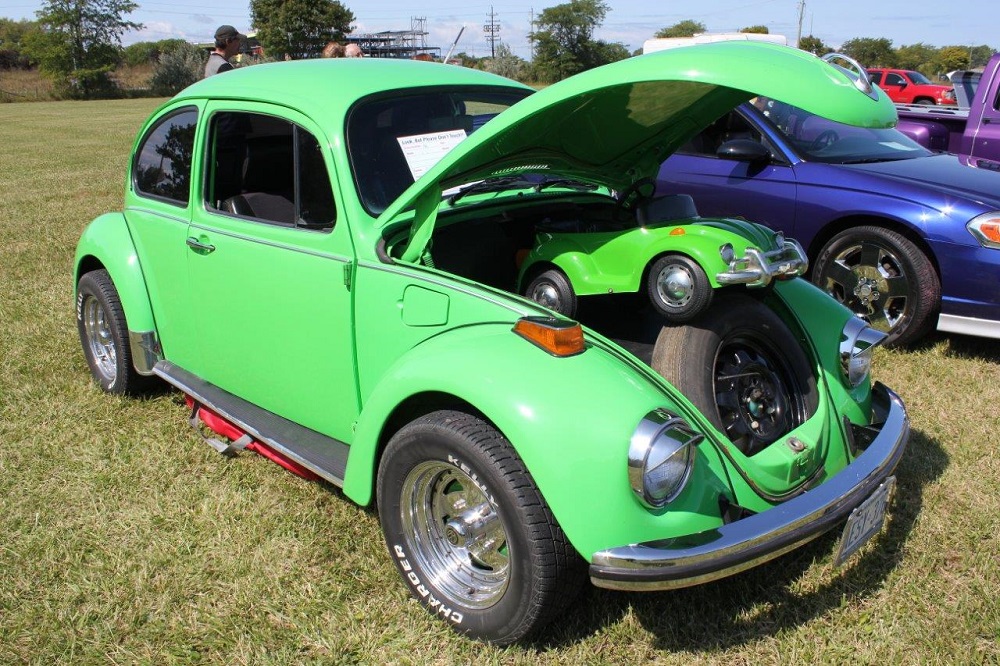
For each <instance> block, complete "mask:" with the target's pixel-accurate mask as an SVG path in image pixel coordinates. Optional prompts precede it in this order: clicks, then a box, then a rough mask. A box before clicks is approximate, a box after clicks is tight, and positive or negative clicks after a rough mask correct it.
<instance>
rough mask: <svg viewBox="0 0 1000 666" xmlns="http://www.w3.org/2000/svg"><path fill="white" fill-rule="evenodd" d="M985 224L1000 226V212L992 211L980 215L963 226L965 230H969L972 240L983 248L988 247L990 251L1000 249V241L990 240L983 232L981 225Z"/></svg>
mask: <svg viewBox="0 0 1000 666" xmlns="http://www.w3.org/2000/svg"><path fill="white" fill-rule="evenodd" d="M986 223H992V224H997V225H1000V211H997V210H993V211H990V212H989V213H983V214H982V215H977V216H975V217H974V218H972V219H971V220H969V222H968V223H967V224H966V225H965V228H966V229H968V230H969V233H970V234H972V236H973V238H975V239H976V241H977V242H978V243H979V244H980V245H981V246H983V247H988V248H992V249H1000V241H997V240H994V239H992V238H990V237H989V236H988V235H987V234H986V232H985V231H983V225H984V224H986Z"/></svg>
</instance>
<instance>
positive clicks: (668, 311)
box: [646, 254, 712, 324]
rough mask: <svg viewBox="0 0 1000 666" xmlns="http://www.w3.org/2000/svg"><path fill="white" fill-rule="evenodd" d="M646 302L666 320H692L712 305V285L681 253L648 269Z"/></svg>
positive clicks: (661, 260)
mask: <svg viewBox="0 0 1000 666" xmlns="http://www.w3.org/2000/svg"><path fill="white" fill-rule="evenodd" d="M646 292H647V293H648V294H649V302H650V303H652V305H653V307H654V308H655V309H656V311H657V312H659V313H660V315H661V316H662V317H663V318H664V319H666V320H667V321H669V322H671V323H675V324H679V323H682V322H686V321H691V320H692V319H694V318H695V317H697V316H698V315H700V314H701V313H702V312H704V311H705V310H706V309H707V308H708V306H709V304H710V303H711V302H712V284H711V283H710V282H709V281H708V276H707V275H705V271H704V270H703V269H702V267H701V266H700V265H698V262H697V261H695V260H694V259H691V258H690V257H686V256H684V255H682V254H668V255H665V256H662V257H660V258H659V259H657V260H656V261H655V262H653V265H652V266H651V267H650V269H649V278H648V281H647V284H646Z"/></svg>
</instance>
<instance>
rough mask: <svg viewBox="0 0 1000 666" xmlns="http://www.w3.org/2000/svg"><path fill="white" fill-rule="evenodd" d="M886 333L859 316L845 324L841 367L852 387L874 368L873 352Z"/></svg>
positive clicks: (841, 340) (841, 349) (841, 336)
mask: <svg viewBox="0 0 1000 666" xmlns="http://www.w3.org/2000/svg"><path fill="white" fill-rule="evenodd" d="M885 338H886V335H885V333H882V332H881V331H876V330H875V329H874V328H871V327H870V326H868V324H866V323H865V322H863V321H861V320H860V319H858V318H857V317H852V318H851V319H849V320H848V321H847V323H846V324H844V331H843V332H842V333H841V334H840V369H841V371H842V372H843V373H844V379H846V380H847V382H848V384H850V385H851V386H852V387H854V386H857V385H858V384H860V383H861V382H863V381H864V380H865V378H866V377H868V374H869V373H870V372H871V369H872V354H873V353H874V351H875V347H877V346H878V345H880V344H881V343H882V341H883V340H885Z"/></svg>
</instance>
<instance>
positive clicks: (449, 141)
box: [396, 129, 466, 180]
mask: <svg viewBox="0 0 1000 666" xmlns="http://www.w3.org/2000/svg"><path fill="white" fill-rule="evenodd" d="M465 136H466V134H465V130H460V129H459V130H448V131H447V132H431V133H430V134H414V135H413V136H401V137H398V138H397V139H396V141H398V142H399V147H400V148H401V149H402V150H403V155H404V156H405V157H406V165H407V166H408V167H410V173H411V174H413V180H417V179H418V178H420V177H421V176H422V175H424V174H425V173H427V171H428V170H429V169H430V168H431V167H432V166H434V165H435V164H437V163H438V160H440V159H441V158H442V157H444V156H445V155H447V154H448V151H449V150H451V149H452V148H454V147H455V146H457V145H458V143H459V142H460V141H461V140H462V139H464V138H465Z"/></svg>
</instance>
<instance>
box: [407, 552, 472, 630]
mask: <svg viewBox="0 0 1000 666" xmlns="http://www.w3.org/2000/svg"><path fill="white" fill-rule="evenodd" d="M392 550H393V552H394V553H395V554H396V559H397V560H398V561H399V567H400V568H401V569H402V570H403V571H405V572H406V581H407V582H408V583H409V584H410V585H412V586H413V589H414V590H416V592H417V594H418V595H420V599H421V600H422V601H423V602H424V603H425V604H426V605H427V607H428V609H429V610H430V611H431V613H432V614H434V615H440V616H441V617H443V618H445V619H446V620H450V621H451V622H453V623H455V624H461V623H462V620H463V619H465V616H464V615H463V614H462V613H459V612H456V611H453V610H452V609H450V608H448V607H447V606H445V605H443V604H442V603H441V601H440V600H439V599H437V598H436V597H435V596H434V595H433V594H431V591H430V590H428V589H427V586H425V585H424V584H423V582H421V580H420V577H419V576H417V574H416V572H415V571H414V570H413V565H411V564H410V562H409V559H407V556H406V551H405V550H403V547H402V546H400V545H399V544H396V545H394V546H393V547H392Z"/></svg>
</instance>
